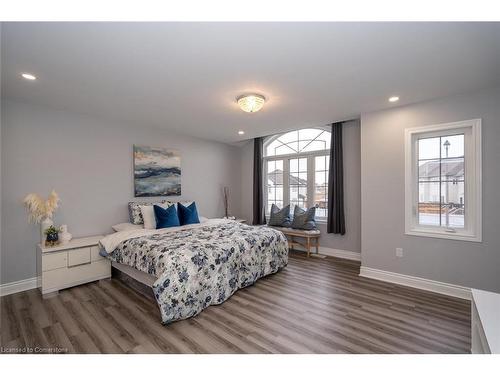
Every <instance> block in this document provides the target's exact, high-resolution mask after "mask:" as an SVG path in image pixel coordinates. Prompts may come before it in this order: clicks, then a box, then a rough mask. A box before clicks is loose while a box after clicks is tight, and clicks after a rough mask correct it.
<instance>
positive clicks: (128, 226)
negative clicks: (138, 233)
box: [111, 223, 144, 232]
mask: <svg viewBox="0 0 500 375" xmlns="http://www.w3.org/2000/svg"><path fill="white" fill-rule="evenodd" d="M111 228H113V230H114V231H115V232H123V231H125V230H135V229H144V227H143V226H142V225H141V224H131V223H120V224H116V225H113V226H112V227H111Z"/></svg>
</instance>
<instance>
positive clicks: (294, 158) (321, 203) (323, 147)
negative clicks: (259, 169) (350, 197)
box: [264, 128, 331, 221]
mask: <svg viewBox="0 0 500 375" xmlns="http://www.w3.org/2000/svg"><path fill="white" fill-rule="evenodd" d="M330 139H331V135H330V131H329V130H327V129H326V128H308V129H301V130H294V131H291V132H288V133H285V134H280V135H275V136H271V137H268V138H267V139H266V140H265V142H264V175H265V176H266V178H265V179H264V183H265V197H264V199H265V202H266V214H267V215H269V212H270V210H271V205H272V204H273V203H274V204H276V205H277V206H278V207H280V208H282V207H284V206H286V205H288V204H290V212H291V214H292V215H293V212H294V209H295V206H296V205H297V206H299V207H301V208H304V209H306V208H309V207H312V206H316V219H317V220H320V221H321V220H326V218H327V212H328V210H327V203H328V166H329V157H330Z"/></svg>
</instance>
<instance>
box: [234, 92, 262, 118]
mask: <svg viewBox="0 0 500 375" xmlns="http://www.w3.org/2000/svg"><path fill="white" fill-rule="evenodd" d="M236 101H237V102H238V105H239V106H240V108H241V109H242V110H243V111H245V112H249V113H252V112H257V111H260V110H261V109H262V107H264V103H265V101H266V98H264V97H263V96H262V95H259V94H246V95H242V96H239V97H237V98H236Z"/></svg>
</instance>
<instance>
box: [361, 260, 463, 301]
mask: <svg viewBox="0 0 500 375" xmlns="http://www.w3.org/2000/svg"><path fill="white" fill-rule="evenodd" d="M359 276H361V277H367V278H370V279H375V280H381V281H386V282H389V283H393V284H399V285H404V286H409V287H411V288H416V289H423V290H427V291H430V292H434V293H439V294H444V295H447V296H452V297H457V298H462V299H466V300H469V301H470V300H471V298H472V294H471V288H467V287H464V286H460V285H455V284H448V283H443V282H441V281H435V280H429V279H424V278H421V277H416V276H409V275H404V274H401V273H395V272H389V271H384V270H380V269H376V268H369V267H365V266H361V268H360V271H359Z"/></svg>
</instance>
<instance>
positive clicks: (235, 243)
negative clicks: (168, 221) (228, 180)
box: [101, 219, 288, 324]
mask: <svg viewBox="0 0 500 375" xmlns="http://www.w3.org/2000/svg"><path fill="white" fill-rule="evenodd" d="M101 247H102V252H103V253H105V254H106V255H107V257H108V258H109V259H111V260H112V261H114V262H118V263H121V264H126V265H128V266H130V267H133V268H135V269H137V270H139V271H143V272H146V273H148V274H150V275H153V276H155V277H156V278H157V280H156V281H155V283H154V284H153V291H154V294H155V297H156V301H157V302H158V306H159V308H160V312H161V319H162V322H163V323H164V324H167V323H169V322H173V321H176V320H180V319H185V318H189V317H191V316H194V315H196V314H198V313H200V312H201V311H202V310H203V309H205V308H206V307H208V306H210V305H217V304H220V303H222V302H224V301H225V300H227V299H228V298H229V297H230V296H231V295H232V294H233V293H234V292H236V291H237V290H238V289H240V288H244V287H246V286H248V285H252V284H253V283H255V282H256V281H257V280H258V279H259V278H261V277H264V276H266V275H269V274H272V273H275V272H278V271H279V270H281V269H282V268H283V267H285V266H286V265H287V263H288V243H287V240H286V238H285V236H284V235H283V234H282V233H281V232H279V231H277V230H274V229H271V228H268V227H253V226H249V225H245V224H240V223H237V222H235V221H232V220H223V219H210V220H208V221H206V222H204V223H201V224H192V225H186V226H181V227H173V228H167V229H159V230H146V229H139V230H130V231H122V232H117V233H114V234H111V235H109V236H106V237H105V238H103V239H102V240H101Z"/></svg>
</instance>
